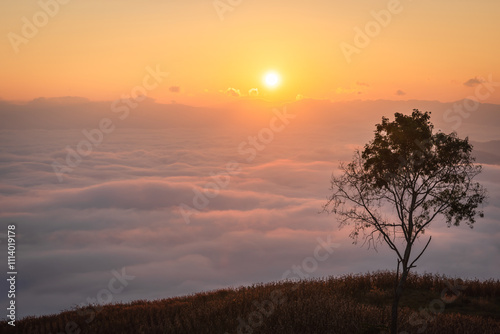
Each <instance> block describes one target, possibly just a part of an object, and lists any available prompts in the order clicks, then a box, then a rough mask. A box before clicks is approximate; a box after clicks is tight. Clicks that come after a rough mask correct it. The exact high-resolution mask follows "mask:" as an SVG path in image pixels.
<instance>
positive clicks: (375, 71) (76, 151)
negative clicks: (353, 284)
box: [0, 0, 500, 318]
mask: <svg viewBox="0 0 500 334" xmlns="http://www.w3.org/2000/svg"><path fill="white" fill-rule="evenodd" d="M499 12H500V3H498V2H495V1H487V0H481V1H457V0H455V1H448V0H443V1H439V2H436V1H426V0H420V1H417V0H413V1H409V0H406V1H355V2H345V1H342V2H340V1H320V0H318V1H313V2H304V1H296V0H290V1H286V2H284V1H275V0H274V1H273V0H271V1H261V0H253V1H245V0H242V1H237V0H234V1H212V0H204V1H192V0H183V1H181V0H170V1H158V0H146V1H141V2H139V1H135V0H120V1H118V0H109V1H94V0H87V1H77V0H70V1H68V0H65V1H63V0H59V1H56V0H41V1H40V2H38V1H16V2H6V1H4V2H1V3H0V13H1V14H0V15H2V20H1V21H0V32H1V34H3V36H4V37H5V38H3V39H2V41H1V42H0V69H1V71H0V75H1V76H0V228H1V229H2V230H0V246H1V249H2V252H3V254H4V255H1V254H0V267H1V268H5V267H6V265H7V261H6V251H5V247H6V241H7V240H6V238H5V237H6V234H7V226H8V225H10V224H15V225H16V233H17V239H16V240H17V253H16V254H17V255H16V256H17V262H18V275H17V296H16V300H17V303H18V309H17V312H18V313H17V314H18V316H20V317H24V316H28V315H42V314H51V313H56V312H59V311H61V310H65V309H69V308H71V307H73V306H75V305H82V304H88V303H95V302H97V303H99V304H105V303H109V302H118V301H131V300H135V299H158V298H167V297H172V296H179V295H185V294H191V293H195V292H199V291H207V290H212V289H220V288H226V287H238V286H241V285H250V284H253V283H258V282H270V281H277V280H280V279H282V278H286V277H288V278H290V277H292V278H297V277H302V278H308V277H325V276H328V275H343V274H349V273H366V272H369V271H371V272H373V271H376V270H394V269H395V266H396V258H395V256H394V254H393V253H392V252H391V251H390V250H389V249H388V248H387V247H385V246H383V245H379V247H377V250H374V249H369V248H368V247H367V245H364V246H363V245H361V244H360V243H358V244H353V243H352V240H351V239H349V237H348V235H349V233H350V230H349V228H348V227H347V228H343V229H339V228H338V224H337V222H336V219H335V216H334V215H327V214H325V213H321V210H322V206H323V205H324V204H325V203H326V199H327V197H328V196H329V194H330V189H329V186H330V178H331V175H332V173H333V174H335V173H338V166H339V164H340V163H341V162H343V161H349V160H350V159H351V158H352V156H353V152H354V150H356V149H357V148H361V147H363V145H364V144H366V143H367V142H368V141H370V140H371V139H372V138H373V132H374V130H375V124H376V123H378V122H380V120H381V118H382V117H383V116H386V117H389V118H392V117H393V115H394V113H396V112H401V113H405V114H409V113H411V112H412V110H413V109H415V108H418V109H420V110H422V111H431V113H432V114H431V115H432V116H431V121H432V122H433V123H434V124H435V129H436V131H438V130H439V131H443V132H446V133H450V132H451V131H456V132H457V133H458V135H459V136H460V137H461V138H464V137H468V138H469V139H470V140H471V142H472V143H473V145H474V155H475V156H476V158H477V162H478V163H480V164H482V165H483V172H482V173H481V174H480V175H479V177H478V181H479V182H481V183H482V184H483V185H484V186H485V187H486V188H487V190H488V195H489V200H488V203H487V204H486V206H485V207H484V212H485V218H484V219H478V221H477V223H476V225H475V227H474V228H473V229H470V228H468V227H467V226H459V227H452V228H448V227H447V226H446V224H445V223H444V221H443V220H437V221H436V222H435V223H433V225H432V227H431V228H430V229H429V230H428V231H426V235H425V236H424V237H426V236H427V235H432V236H433V239H432V242H431V244H430V246H429V248H428V250H427V251H426V253H425V254H424V255H423V256H422V258H421V259H420V260H419V262H418V263H417V268H416V269H415V270H416V271H417V272H419V273H424V272H430V273H435V274H446V275H448V276H450V277H462V278H474V277H477V278H479V279H489V278H494V279H500V272H499V271H498V260H496V259H498V258H499V257H500V242H499V240H500V225H499V224H498V222H499V220H500V201H499V200H498V198H500V183H499V181H498V180H500V150H499V147H500V136H499V135H498V133H499V132H498V124H499V122H500V93H499V90H500V65H499V62H498V57H499V55H500V50H499V48H500V46H499V45H498V43H497V42H496V41H497V40H499V37H500V36H498V35H499V33H500V23H499V21H498V19H497V16H498V13H499ZM425 241H426V240H424V239H422V241H421V242H419V243H418V245H417V247H422V246H423V245H424V242H425ZM2 270H4V269H2ZM8 288H9V287H8V286H7V284H6V282H2V284H1V285H0V305H7V303H8V302H9V299H10V297H7V294H6V293H4V292H6V291H8ZM2 307H3V306H2ZM0 318H5V316H4V315H3V314H0Z"/></svg>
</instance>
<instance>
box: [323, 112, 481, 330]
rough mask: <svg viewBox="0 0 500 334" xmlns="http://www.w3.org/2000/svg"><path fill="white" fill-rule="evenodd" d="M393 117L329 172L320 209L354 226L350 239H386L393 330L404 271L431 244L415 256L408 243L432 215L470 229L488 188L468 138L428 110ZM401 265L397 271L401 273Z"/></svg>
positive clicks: (429, 220)
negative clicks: (439, 123) (447, 129)
mask: <svg viewBox="0 0 500 334" xmlns="http://www.w3.org/2000/svg"><path fill="white" fill-rule="evenodd" d="M394 116H395V120H394V121H392V122H390V121H389V119H388V118H386V117H382V123H380V124H377V125H376V131H375V138H374V139H373V140H372V141H371V142H369V143H368V144H366V145H365V147H364V150H363V151H362V152H359V150H357V151H356V152H355V155H354V158H353V161H352V162H351V163H349V164H347V165H346V164H341V165H340V169H341V171H342V174H341V175H340V176H338V177H335V176H332V180H331V190H332V191H333V193H332V195H331V196H330V197H329V198H328V201H327V203H326V204H325V206H324V210H325V211H328V212H331V213H334V214H336V215H337V217H338V218H339V221H340V226H341V227H342V226H345V225H352V227H353V228H352V231H351V234H350V237H351V238H353V239H354V243H356V242H357V240H358V237H360V236H361V237H362V238H363V239H364V242H368V244H369V245H373V246H374V247H376V245H377V243H384V242H385V243H386V244H387V245H388V246H389V248H390V249H392V250H393V251H394V252H395V253H396V255H397V271H396V284H395V290H394V300H393V305H392V314H391V316H392V319H391V333H393V334H394V333H396V332H397V326H398V323H397V314H398V304H399V300H400V298H401V295H402V293H403V288H404V284H405V282H406V279H407V277H408V273H409V272H410V270H411V269H412V268H414V267H415V263H416V262H417V260H418V259H419V258H420V257H421V256H422V254H423V253H424V252H425V250H426V249H427V246H429V243H430V241H431V237H429V240H428V241H427V243H426V244H425V246H424V247H423V249H422V250H421V251H420V252H419V253H418V254H417V255H413V254H412V248H413V246H414V244H415V241H416V240H417V239H418V237H419V236H420V235H421V234H423V233H424V231H425V229H426V228H427V227H429V225H430V224H431V222H432V221H434V220H435V218H436V217H438V216H440V217H443V218H444V220H445V221H446V223H447V225H448V227H450V226H451V225H456V226H458V225H459V224H460V223H461V222H462V221H463V222H465V223H466V224H467V225H469V226H470V227H471V228H472V227H473V224H474V222H475V217H476V215H477V214H479V216H481V217H483V212H482V211H480V210H478V207H479V206H480V205H481V203H483V201H484V200H485V198H486V191H485V189H484V188H483V187H482V186H481V185H480V184H479V183H477V182H474V181H473V179H474V177H475V176H476V175H478V174H479V173H480V172H481V166H480V165H476V164H474V161H475V159H474V157H472V155H471V153H472V145H471V144H470V143H469V141H468V138H465V139H459V138H458V137H457V134H456V133H455V132H453V133H451V134H444V133H442V132H437V133H433V125H432V124H431V122H430V113H429V112H425V113H422V112H420V111H419V110H417V109H414V110H413V113H412V114H411V116H408V115H403V114H401V113H396V114H395V115H394ZM400 266H401V274H400Z"/></svg>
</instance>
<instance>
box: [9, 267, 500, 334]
mask: <svg viewBox="0 0 500 334" xmlns="http://www.w3.org/2000/svg"><path fill="white" fill-rule="evenodd" d="M393 282H394V273H390V272H377V273H374V274H370V273H368V274H365V275H347V276H342V277H328V278H324V279H315V280H304V281H300V282H298V283H296V282H290V281H289V282H275V283H268V284H255V285H253V286H251V287H240V288H235V289H224V290H218V291H211V292H202V293H198V294H195V295H191V296H185V297H177V298H169V299H163V300H156V301H142V300H140V301H134V302H131V303H127V304H114V305H106V306H102V307H101V306H88V307H86V308H76V309H73V310H70V311H65V312H62V313H60V314H57V315H51V316H42V317H28V318H24V319H22V320H19V321H18V322H16V328H15V329H14V328H12V327H11V326H8V325H7V323H6V322H2V323H0V332H2V333H33V334H35V333H44V334H49V333H53V334H56V333H109V334H112V333H134V334H138V333H230V334H232V333H287V334H290V333H301V334H303V333H383V332H384V331H385V325H386V324H388V322H389V316H390V302H391V296H392V285H393ZM401 305H402V307H401V309H400V323H401V328H400V330H401V331H407V332H408V333H421V332H425V333H429V334H432V333H500V281H499V280H488V281H479V280H461V279H453V278H448V277H445V276H438V275H431V274H424V275H411V276H410V277H409V279H408V283H407V286H406V289H405V293H404V295H403V298H402V302H401Z"/></svg>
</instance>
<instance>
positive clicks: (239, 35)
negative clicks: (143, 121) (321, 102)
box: [0, 0, 500, 105]
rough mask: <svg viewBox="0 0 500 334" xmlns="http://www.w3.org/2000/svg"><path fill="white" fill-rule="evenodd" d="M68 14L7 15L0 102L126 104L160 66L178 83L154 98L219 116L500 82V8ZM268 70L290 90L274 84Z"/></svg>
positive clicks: (115, 2)
mask: <svg viewBox="0 0 500 334" xmlns="http://www.w3.org/2000/svg"><path fill="white" fill-rule="evenodd" d="M60 2H62V3H64V4H62V3H59V2H55V0H54V1H51V0H42V1H41V2H40V3H42V4H48V5H43V6H42V5H41V4H40V3H39V2H38V1H16V2H6V1H3V2H2V3H1V4H0V12H1V13H2V20H1V23H0V31H1V32H2V35H3V36H5V38H3V39H2V43H0V51H1V52H0V54H1V55H2V56H1V57H2V61H1V63H2V64H1V66H2V82H1V83H0V85H1V86H0V94H1V95H0V97H1V98H3V99H6V100H24V101H26V100H31V99H34V98H37V97H39V96H44V97H58V96H84V97H87V98H89V99H93V100H114V99H116V98H117V97H119V96H120V95H121V94H125V93H128V92H130V89H131V88H132V87H134V86H135V85H137V84H139V83H141V82H142V79H143V76H144V69H145V68H146V67H147V66H153V67H154V66H156V65H157V64H158V65H159V66H160V67H161V69H162V70H163V71H164V72H168V73H169V77H168V84H165V85H162V86H161V87H159V88H158V89H155V90H154V91H152V92H149V94H148V96H150V97H152V98H154V99H157V100H158V101H160V102H163V103H170V102H171V101H172V100H175V101H176V102H179V103H186V104H190V105H193V104H197V105H200V104H212V105H213V104H218V103H220V102H221V100H222V98H223V96H221V95H224V94H222V93H224V92H226V91H227V89H228V88H234V89H236V90H239V91H240V93H241V94H243V95H249V90H250V89H253V88H257V89H258V90H259V93H260V95H261V97H264V96H265V98H266V99H269V100H274V101H277V100H281V101H290V100H293V99H295V98H296V97H297V95H300V96H307V97H311V98H318V99H330V100H334V101H339V100H340V101H341V100H353V99H359V98H361V99H381V98H382V99H425V100H439V101H443V102H450V101H455V100H458V99H461V98H465V97H467V96H469V95H471V94H472V93H473V89H472V88H471V87H469V86H467V85H464V83H466V82H467V81H468V80H471V79H478V80H481V79H480V78H487V77H488V76H489V75H492V76H493V78H498V77H500V70H499V66H498V61H497V59H498V57H497V55H498V53H499V48H500V46H499V45H498V43H496V42H495V41H497V40H498V39H499V37H500V36H499V34H500V23H499V22H498V20H497V14H498V12H500V4H499V3H498V2H496V1H489V0H479V1H465V0H460V1H452V0H443V1H439V2H436V1H431V0H419V1H410V0H406V1H405V0H401V1H397V0H395V1H387V0H385V1H349V2H345V1H326V0H325V1H319V0H318V1H312V2H308V3H304V2H303V1H286V2H283V1H273V0H271V1H264V0H253V1H244V0H241V1H232V2H227V1H226V0H220V1H213V0H205V1H193V0H184V1H180V0H172V1H158V0H147V1H134V0H110V1H96V0H89V1H76V0H71V1H68V0H65V1H60ZM229 3H233V4H234V5H232V6H231V5H229ZM42 8H48V10H46V12H49V14H51V15H48V14H44V13H45V12H44V11H43V9H42ZM41 11H42V12H41ZM40 13H41V14H40ZM35 23H36V24H37V25H35ZM30 26H31V29H30ZM363 35H364V37H363ZM269 70H275V71H277V72H279V73H280V74H281V76H282V85H281V86H280V89H279V90H278V89H274V90H273V89H269V88H268V87H266V86H265V85H263V83H262V77H263V75H264V74H265V73H266V72H267V71H269ZM381 73H383V74H384V75H381ZM173 86H175V87H178V88H179V91H178V92H172V91H171V90H170V87H173ZM174 90H175V89H174ZM490 102H493V103H499V102H500V98H499V97H498V94H496V96H495V97H492V98H491V99H490Z"/></svg>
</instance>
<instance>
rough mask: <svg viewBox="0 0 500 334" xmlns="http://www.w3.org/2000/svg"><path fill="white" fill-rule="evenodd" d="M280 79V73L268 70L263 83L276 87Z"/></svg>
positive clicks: (269, 86)
mask: <svg viewBox="0 0 500 334" xmlns="http://www.w3.org/2000/svg"><path fill="white" fill-rule="evenodd" d="M280 81H281V78H280V75H279V74H278V73H276V72H268V73H266V74H265V75H264V84H265V85H266V86H267V87H268V88H276V87H278V86H279V84H280Z"/></svg>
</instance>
